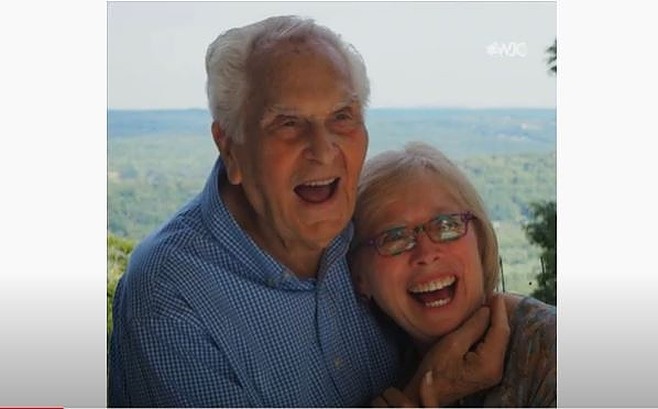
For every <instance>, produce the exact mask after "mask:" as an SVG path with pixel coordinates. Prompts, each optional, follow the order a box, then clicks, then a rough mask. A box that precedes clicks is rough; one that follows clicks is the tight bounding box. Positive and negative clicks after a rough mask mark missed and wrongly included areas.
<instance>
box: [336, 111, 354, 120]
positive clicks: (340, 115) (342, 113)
mask: <svg viewBox="0 0 658 409" xmlns="http://www.w3.org/2000/svg"><path fill="white" fill-rule="evenodd" d="M334 119H336V120H338V121H349V120H351V119H352V115H351V114H350V113H349V112H345V111H340V112H338V113H336V114H335V115H334Z"/></svg>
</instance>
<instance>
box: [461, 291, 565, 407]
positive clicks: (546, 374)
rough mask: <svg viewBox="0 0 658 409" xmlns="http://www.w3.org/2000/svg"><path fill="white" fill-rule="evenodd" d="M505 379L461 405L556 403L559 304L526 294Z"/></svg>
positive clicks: (514, 325) (515, 325)
mask: <svg viewBox="0 0 658 409" xmlns="http://www.w3.org/2000/svg"><path fill="white" fill-rule="evenodd" d="M510 329H511V334H510V340H509V345H508V347H507V355H506V356H505V371H504V374H503V379H502V381H501V382H500V383H499V384H498V385H497V386H495V387H493V388H491V389H489V390H486V391H483V392H480V393H477V394H473V395H470V396H467V397H466V398H464V399H462V400H461V401H460V406H462V407H555V406H556V404H557V385H556V383H557V381H556V378H557V329H556V308H555V307H554V306H552V305H548V304H544V303H543V302H541V301H538V300H536V299H534V298H531V297H525V298H523V299H522V300H521V301H520V302H519V304H518V306H517V308H516V310H515V311H514V315H513V318H512V321H511V328H510Z"/></svg>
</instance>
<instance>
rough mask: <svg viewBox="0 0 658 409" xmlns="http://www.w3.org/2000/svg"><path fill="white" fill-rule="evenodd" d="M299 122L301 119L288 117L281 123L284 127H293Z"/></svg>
mask: <svg viewBox="0 0 658 409" xmlns="http://www.w3.org/2000/svg"><path fill="white" fill-rule="evenodd" d="M298 123H299V121H298V120H296V119H294V118H287V119H284V120H282V121H281V123H280V125H281V126H284V127H293V126H297V124H298Z"/></svg>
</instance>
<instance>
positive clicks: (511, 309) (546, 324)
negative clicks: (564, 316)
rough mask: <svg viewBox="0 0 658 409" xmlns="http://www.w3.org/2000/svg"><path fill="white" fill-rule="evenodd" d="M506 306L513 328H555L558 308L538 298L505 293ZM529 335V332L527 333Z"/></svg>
mask: <svg viewBox="0 0 658 409" xmlns="http://www.w3.org/2000/svg"><path fill="white" fill-rule="evenodd" d="M504 297H505V298H504V299H505V306H506V307H507V315H508V317H509V321H510V326H511V328H512V330H515V329H519V328H525V331H528V330H531V329H532V328H534V329H538V328H551V327H552V328H555V326H556V319H557V309H556V307H555V306H554V305H550V304H546V303H544V302H542V301H540V300H538V299H536V298H533V297H530V296H523V295H518V294H508V293H506V294H504ZM525 335H528V334H525Z"/></svg>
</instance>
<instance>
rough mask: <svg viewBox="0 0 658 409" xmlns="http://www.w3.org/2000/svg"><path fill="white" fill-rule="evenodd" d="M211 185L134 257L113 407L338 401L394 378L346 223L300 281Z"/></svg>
mask: <svg viewBox="0 0 658 409" xmlns="http://www.w3.org/2000/svg"><path fill="white" fill-rule="evenodd" d="M224 173H225V169H224V166H223V163H222V161H221V159H219V160H218V161H217V163H216V165H215V167H214V169H213V171H212V173H211V175H210V177H209V179H208V182H207V183H206V186H205V188H204V190H203V191H202V192H201V193H200V194H199V195H198V196H197V197H196V198H195V199H193V200H192V201H191V202H190V203H189V204H188V205H186V206H185V207H184V208H183V209H181V210H180V211H179V212H178V213H177V214H176V215H175V216H174V217H173V218H172V219H171V220H170V221H169V222H167V223H166V224H165V225H163V227H161V228H160V229H158V231H156V232H155V233H154V234H152V235H151V236H149V237H147V238H146V239H145V240H144V241H143V242H142V243H141V244H140V245H139V246H137V248H136V249H135V251H134V252H133V254H132V256H131V260H130V264H129V267H128V269H127V272H126V274H124V276H123V277H122V279H121V281H120V282H119V284H118V286H117V290H116V295H115V300H114V308H113V314H114V316H113V319H114V331H113V333H112V338H111V340H110V352H109V357H108V365H109V370H110V373H109V386H108V394H109V396H108V401H109V402H108V404H109V406H132V407H138V406H150V407H161V406H175V407H189V406H195V407H225V406H230V407H256V406H267V407H292V406H304V407H315V406H323V407H340V406H352V407H354V406H359V405H363V404H367V403H368V402H369V400H370V399H371V398H373V397H374V396H376V395H378V394H379V393H381V391H382V390H383V389H384V388H385V387H387V386H388V385H390V384H392V383H393V380H394V375H395V371H396V369H397V366H398V358H397V357H398V354H397V349H396V348H395V344H394V342H393V340H392V339H391V337H390V336H388V335H387V334H388V332H387V331H386V330H385V329H384V328H383V327H381V326H380V325H379V324H378V323H377V322H376V321H375V320H374V319H373V317H372V316H371V315H370V314H369V313H368V311H367V308H366V307H365V306H364V305H362V303H359V302H358V300H357V297H356V296H355V294H354V291H353V290H352V287H351V282H350V278H349V274H348V269H347V263H346V257H345V255H346V252H347V248H348V245H349V241H350V239H351V236H352V226H349V227H348V228H347V229H346V230H345V231H343V232H342V233H341V234H340V235H339V236H338V237H337V238H335V239H334V240H333V241H332V243H331V244H330V246H329V247H328V248H327V249H326V251H325V252H324V254H323V257H322V260H321V262H320V267H319V270H318V275H317V278H316V279H299V278H297V277H296V276H294V275H293V274H292V273H291V272H290V271H288V270H287V269H286V267H284V266H283V265H282V264H281V263H279V262H277V261H276V260H275V259H274V258H272V256H270V255H269V254H268V253H267V252H265V251H263V250H262V249H260V248H259V247H258V246H257V245H256V244H255V243H254V241H252V240H251V238H250V237H249V236H248V235H247V234H245V232H244V231H243V230H241V229H240V227H239V226H238V224H237V223H236V221H235V219H234V218H233V217H232V215H231V214H230V213H229V212H228V210H227V208H226V207H225V205H224V204H223V202H222V200H221V197H220V195H219V187H218V181H219V178H220V177H223V174H224Z"/></svg>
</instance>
